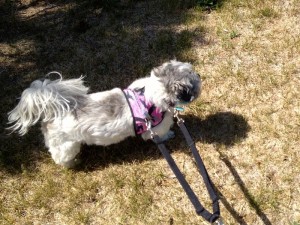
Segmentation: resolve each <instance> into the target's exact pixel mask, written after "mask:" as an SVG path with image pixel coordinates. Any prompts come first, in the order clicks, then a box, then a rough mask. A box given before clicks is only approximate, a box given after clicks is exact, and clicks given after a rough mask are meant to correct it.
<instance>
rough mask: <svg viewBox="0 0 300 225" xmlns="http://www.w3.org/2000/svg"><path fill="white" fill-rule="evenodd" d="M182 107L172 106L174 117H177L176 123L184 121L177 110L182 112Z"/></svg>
mask: <svg viewBox="0 0 300 225" xmlns="http://www.w3.org/2000/svg"><path fill="white" fill-rule="evenodd" d="M183 110H184V109H183V108H181V107H175V108H174V118H176V119H177V123H178V124H179V123H184V120H183V119H182V118H180V117H179V112H182V111H183Z"/></svg>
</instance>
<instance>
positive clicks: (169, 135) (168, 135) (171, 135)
mask: <svg viewBox="0 0 300 225" xmlns="http://www.w3.org/2000/svg"><path fill="white" fill-rule="evenodd" d="M172 138H175V132H174V131H172V130H169V131H168V133H166V134H165V135H164V136H163V137H162V138H161V139H162V141H168V140H170V139H172Z"/></svg>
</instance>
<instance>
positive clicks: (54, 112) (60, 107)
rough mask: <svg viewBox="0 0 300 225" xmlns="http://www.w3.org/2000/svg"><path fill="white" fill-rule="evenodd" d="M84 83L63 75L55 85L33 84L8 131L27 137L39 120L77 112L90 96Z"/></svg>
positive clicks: (48, 82) (12, 113)
mask: <svg viewBox="0 0 300 225" xmlns="http://www.w3.org/2000/svg"><path fill="white" fill-rule="evenodd" d="M52 73H56V74H59V73H57V72H52ZM59 75H60V74H59ZM82 79H83V77H80V78H78V79H70V80H63V79H62V77H61V75H60V79H58V80H54V81H51V80H49V79H45V80H44V81H41V80H36V81H33V82H32V83H31V85H30V87H29V88H27V89H25V90H24V91H23V93H22V96H21V99H20V101H19V103H18V105H17V106H16V107H15V108H14V109H13V110H12V111H10V112H9V113H8V115H9V116H8V121H9V124H13V125H12V126H11V127H9V128H8V129H9V130H11V131H12V132H15V131H18V133H19V134H20V135H24V134H26V132H27V131H28V128H29V127H30V126H32V125H34V124H36V123H37V122H38V121H39V120H40V119H41V120H42V121H43V122H47V121H49V120H53V119H56V118H60V117H63V116H64V115H65V114H66V113H68V112H71V111H73V110H74V109H76V108H77V107H78V104H81V103H82V101H84V99H85V98H86V94H87V92H88V88H87V87H85V86H84V85H83V80H82Z"/></svg>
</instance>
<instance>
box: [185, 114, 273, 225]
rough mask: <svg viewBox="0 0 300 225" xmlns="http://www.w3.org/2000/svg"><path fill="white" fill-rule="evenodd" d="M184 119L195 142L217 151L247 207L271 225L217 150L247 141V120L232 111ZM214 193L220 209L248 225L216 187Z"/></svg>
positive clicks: (266, 223) (231, 165)
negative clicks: (207, 145) (210, 146)
mask: <svg viewBox="0 0 300 225" xmlns="http://www.w3.org/2000/svg"><path fill="white" fill-rule="evenodd" d="M184 119H185V121H186V124H187V127H188V128H189V130H190V132H191V134H192V135H193V138H194V140H195V141H200V142H204V143H208V144H214V145H215V146H216V151H217V152H218V153H219V158H220V160H221V161H222V162H223V163H224V164H225V165H226V166H227V168H228V170H229V171H230V173H231V175H232V176H233V178H234V180H235V183H236V184H237V185H238V186H239V188H240V190H241V191H242V193H243V195H244V197H245V199H246V200H247V201H248V203H249V205H250V206H251V207H252V208H253V209H254V211H255V213H256V214H257V216H258V217H259V218H260V219H261V221H262V222H263V224H265V225H272V223H271V221H270V220H269V218H268V217H267V215H266V214H265V213H264V212H263V210H262V209H261V207H260V206H259V204H258V203H257V202H256V200H255V197H254V195H253V194H251V193H250V191H249V190H248V188H247V187H246V185H245V183H244V181H243V179H242V178H241V176H240V175H239V173H238V172H237V170H236V169H235V168H234V166H233V164H232V163H231V162H230V160H229V159H228V157H227V155H226V154H225V153H223V152H222V151H221V150H220V148H219V147H220V146H225V147H226V148H227V149H228V148H229V147H231V146H233V145H235V144H237V143H239V142H241V141H242V140H244V139H246V138H247V136H248V132H249V131H250V130H251V127H250V125H249V124H248V122H247V120H246V119H245V118H244V117H243V116H242V115H238V114H235V113H232V112H217V113H215V114H212V115H209V116H207V117H206V118H205V119H199V118H197V117H194V116H191V115H188V116H186V117H185V118H184ZM215 190H216V191H217V193H218V195H219V196H220V201H221V202H222V204H223V206H224V207H225V208H226V209H227V211H228V212H229V213H230V214H231V216H232V217H233V218H234V219H235V220H236V222H237V223H238V224H241V225H247V223H246V221H245V220H244V219H243V216H242V215H240V214H239V212H237V211H236V210H235V209H234V208H233V207H232V206H231V204H230V203H229V201H228V200H227V199H226V198H225V197H224V195H223V194H222V193H221V191H220V190H219V189H218V188H217V187H215Z"/></svg>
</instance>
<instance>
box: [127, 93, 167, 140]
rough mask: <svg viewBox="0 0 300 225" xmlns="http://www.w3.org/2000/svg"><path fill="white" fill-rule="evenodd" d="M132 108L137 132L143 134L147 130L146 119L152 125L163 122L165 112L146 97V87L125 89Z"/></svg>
mask: <svg viewBox="0 0 300 225" xmlns="http://www.w3.org/2000/svg"><path fill="white" fill-rule="evenodd" d="M123 92H124V94H125V97H126V99H127V102H128V104H129V106H130V109H131V114H132V117H133V125H134V130H135V134H136V135H137V134H142V133H145V132H146V131H147V124H146V120H148V121H150V122H151V127H155V126H157V125H158V124H160V123H161V121H162V120H163V118H164V114H165V112H162V111H161V110H160V109H159V108H157V107H156V106H155V105H154V104H153V103H152V102H150V101H148V100H147V99H145V95H144V89H140V90H137V91H135V90H131V89H124V90H123Z"/></svg>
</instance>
